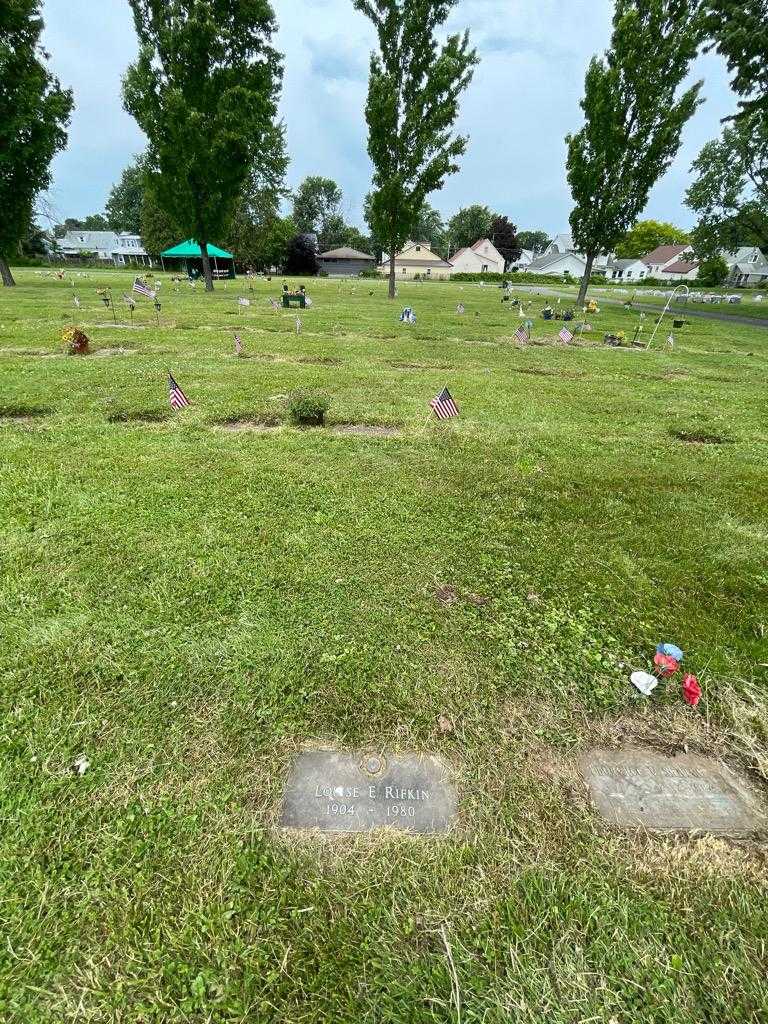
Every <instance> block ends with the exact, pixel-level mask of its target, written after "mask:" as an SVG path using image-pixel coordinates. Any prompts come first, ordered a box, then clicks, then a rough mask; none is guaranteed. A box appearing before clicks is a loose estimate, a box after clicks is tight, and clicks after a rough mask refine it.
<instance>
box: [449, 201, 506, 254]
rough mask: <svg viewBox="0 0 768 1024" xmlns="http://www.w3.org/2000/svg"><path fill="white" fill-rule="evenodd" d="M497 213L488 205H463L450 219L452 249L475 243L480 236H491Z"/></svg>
mask: <svg viewBox="0 0 768 1024" xmlns="http://www.w3.org/2000/svg"><path fill="white" fill-rule="evenodd" d="M494 216H495V214H494V212H493V210H491V209H490V208H489V207H487V206H481V205H480V204H479V203H475V204H474V205H473V206H465V207H462V209H461V210H459V211H458V212H457V213H454V215H453V216H452V217H451V219H450V220H449V221H448V238H449V240H450V243H451V249H452V250H453V251H454V252H455V251H456V249H463V248H465V247H466V246H468V245H473V244H474V243H475V242H476V241H477V240H478V239H479V238H489V237H490V234H491V222H492V221H493V218H494Z"/></svg>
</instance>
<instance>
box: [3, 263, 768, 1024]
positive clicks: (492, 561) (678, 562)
mask: <svg viewBox="0 0 768 1024" xmlns="http://www.w3.org/2000/svg"><path fill="white" fill-rule="evenodd" d="M16 276H17V280H18V282H19V284H18V287H17V288H15V289H4V290H0V406H2V409H0V416H1V417H2V419H0V441H1V444H2V448H1V452H2V456H1V460H2V461H1V463H0V465H1V467H2V475H1V477H0V559H1V566H0V568H1V570H2V576H1V577H0V612H1V615H0V668H1V672H0V679H1V683H0V686H1V695H2V701H1V704H0V717H1V720H2V728H1V729H0V737H1V743H2V746H1V748H0V752H1V754H2V756H1V757H0V801H1V802H0V813H1V814H2V828H0V920H1V922H2V943H1V944H0V1019H2V1020H3V1021H4V1022H23V1024H43V1022H45V1024H60V1022H70V1021H72V1022H75V1021H76V1022H78V1024H79V1022H89V1024H90V1022H94V1024H95V1022H98V1024H102V1022H120V1024H128V1022H130V1024H160V1022H162V1024H168V1022H173V1024H181V1022H184V1024H189V1022H193V1024H208V1022H217V1024H218V1022H227V1024H234V1022H238V1024H241V1022H242V1024H245V1022H249V1024H251V1022H259V1024H262V1022H273V1021H274V1022H277V1021H280V1022H286V1024H321V1022H323V1024H330V1022H333V1024H435V1022H441V1024H442V1022H453V1021H459V1020H460V1021H462V1022H466V1024H469V1022H475V1024H502V1022H505V1024H506V1022H509V1021H515V1022H521V1024H540V1022H543V1021H546V1022H547V1024H577V1022H578V1024H587V1022H598V1021H599V1022H605V1024H637V1022H648V1024H650V1022H653V1024H672V1022H690V1024H694V1022H697V1024H698V1022H701V1021H707V1022H710V1021H712V1022H737V1021H738V1022H754V1024H759V1022H764V1021H765V1020H766V1018H767V1015H768V988H767V982H766V978H767V976H768V885H767V884H766V882H767V881H768V861H767V860H766V847H765V843H764V840H765V836H763V837H762V838H761V837H760V836H756V837H753V839H751V840H743V841H731V840H728V839H726V838H719V839H716V838H713V837H711V836H710V837H706V836H695V835H694V836H690V837H680V836H660V835H641V834H627V833H621V832H616V831H613V830H611V829H610V828H606V827H605V826H604V825H603V824H602V823H601V822H600V820H599V819H598V817H597V816H596V815H595V813H594V812H593V811H592V810H591V808H590V806H589V803H588V801H587V799H586V794H585V791H584V788H583V785H582V783H581V781H580V779H579V777H578V774H577V772H576V770H575V767H574V763H575V759H576V758H577V756H578V755H579V753H580V752H582V751H584V750H586V749H588V748H589V747H592V746H618V745H623V744H638V745H649V746H652V747H654V748H656V749H661V750H663V751H666V752H669V753H672V752H675V751H678V750H681V749H683V748H685V747H687V748H688V749H689V750H690V751H698V752H704V753H711V754H713V755H715V756H718V757H722V758H724V759H725V760H727V761H728V762H729V763H730V764H731V765H732V766H734V767H735V768H736V769H737V770H739V771H740V772H742V773H743V774H744V775H745V776H747V777H750V778H751V779H752V781H753V783H754V784H755V785H756V786H763V787H764V786H765V783H766V779H767V778H768V700H767V698H766V663H768V643H767V642H766V631H767V629H768V605H767V601H766V585H767V584H768V570H767V568H766V565H767V560H766V545H767V542H768V517H767V516H766V511H767V508H766V506H767V505H768V500H767V497H766V483H767V474H766V459H767V456H768V407H767V405H766V400H767V399H768V332H765V331H763V330H760V329H758V328H751V327H742V326H736V325H729V324H720V323H715V322H708V321H696V322H694V323H692V324H691V325H690V326H689V327H687V328H685V329H684V330H683V331H681V332H676V347H675V349H674V352H672V353H670V352H669V351H663V350H662V347H661V346H659V347H658V348H656V349H652V350H651V351H649V352H646V351H640V350H613V349H609V348H606V347H604V346H603V345H602V334H603V332H604V331H607V330H624V331H626V332H627V333H628V334H630V335H631V334H632V333H633V330H634V326H635V323H636V320H635V317H636V316H637V314H636V313H629V312H626V311H624V310H623V309H620V308H616V307H610V308H606V309H605V310H604V311H603V312H601V313H600V314H599V315H597V316H595V317H590V318H589V319H590V323H591V325H592V327H593V330H592V331H591V332H586V333H584V335H583V336H582V337H581V338H580V339H577V343H576V344H574V345H571V346H569V347H567V348H566V347H564V346H562V345H559V344H556V343H555V340H556V334H557V331H558V329H559V327H560V324H545V323H544V322H543V321H541V319H540V318H539V317H538V311H539V310H540V308H541V306H542V305H543V301H542V300H541V299H539V298H537V297H535V296H530V295H525V301H526V302H531V303H532V305H531V307H530V309H531V316H532V319H533V320H534V321H535V329H534V334H533V342H532V344H530V345H528V346H527V347H525V348H521V347H519V346H518V345H517V344H516V343H515V341H514V338H513V332H514V330H515V328H516V327H517V325H518V323H519V317H518V315H517V313H516V312H515V311H514V310H512V309H510V308H509V307H508V305H507V304H502V303H501V301H500V295H501V293H500V291H499V290H498V289H496V288H491V287H485V288H480V287H477V286H473V285H470V284H466V285H463V286H460V285H458V284H438V283H430V284H424V285H418V284H410V285H401V286H400V294H399V297H398V299H397V301H396V302H394V303H392V302H388V300H387V298H386V292H385V284H384V283H383V282H368V281H358V282H349V281H345V282H342V283H341V284H339V283H338V282H335V281H327V280H317V281H307V282H305V283H306V284H307V285H308V288H309V292H310V294H311V296H312V298H313V300H314V306H313V308H312V309H310V310H306V311H305V312H302V313H301V314H300V315H301V318H302V321H303V329H302V332H301V334H300V335H297V334H296V327H295V318H296V313H295V311H291V312H290V313H288V312H285V311H282V310H281V311H280V312H274V311H273V310H272V309H271V308H270V306H269V304H268V298H269V297H270V296H273V297H277V296H278V294H279V292H280V289H281V286H282V280H281V279H277V278H276V279H275V280H273V281H272V282H271V283H268V282H266V281H263V280H261V281H259V282H258V283H257V284H256V285H255V290H254V291H253V292H249V291H248V285H247V283H246V282H245V281H238V282H231V283H230V284H229V286H228V287H227V288H226V289H225V288H224V287H223V286H221V285H218V286H217V288H216V292H215V294H213V295H206V294H204V293H203V292H202V290H201V289H200V288H199V287H198V288H197V289H196V290H195V291H194V292H193V291H192V290H191V289H190V288H189V287H188V286H187V285H184V286H182V288H181V289H180V291H179V292H178V293H176V292H174V290H173V285H172V283H171V281H170V278H169V277H168V276H164V279H163V280H164V283H163V286H162V290H161V298H162V306H163V308H162V312H161V322H160V326H159V327H158V326H157V325H156V323H155V319H154V313H153V311H152V308H151V304H150V303H148V302H147V300H142V299H139V300H138V301H139V306H138V309H137V312H136V314H135V317H134V321H135V322H134V324H133V325H132V326H131V325H130V324H129V323H128V315H127V308H125V307H122V308H120V307H119V310H118V311H119V313H120V319H121V320H122V322H123V323H122V326H119V327H116V326H115V325H114V323H113V322H112V313H111V311H109V310H107V309H105V308H104V307H103V305H102V304H101V303H100V301H99V299H98V296H97V295H96V294H95V289H96V288H97V287H105V286H111V288H112V290H113V294H114V295H115V297H116V298H117V299H118V304H119V300H120V295H121V293H122V292H123V291H124V290H127V289H128V288H129V287H130V284H131V281H132V275H129V274H127V273H118V272H114V273H110V272H103V273H93V272H92V274H91V276H90V277H89V278H88V279H85V278H80V277H75V279H74V280H75V291H76V293H77V294H78V295H79V296H80V299H81V308H80V309H79V310H75V309H74V307H73V304H72V287H71V283H70V277H69V275H68V277H67V279H66V280H65V281H59V280H56V279H53V278H48V277H43V276H41V275H39V274H36V273H35V272H34V271H32V270H19V271H16ZM289 283H294V282H289ZM238 295H246V296H249V297H250V298H251V299H252V301H253V304H252V305H251V307H249V308H248V309H246V310H243V311H238V306H237V303H236V299H237V296H238ZM459 301H461V302H463V303H464V304H465V306H466V313H465V314H464V316H459V315H457V313H456V304H457V303H458V302H459ZM406 304H410V305H412V306H413V307H414V309H415V311H416V314H417V317H418V323H417V325H416V326H415V327H404V326H401V325H400V324H399V323H398V315H399V313H400V310H401V309H402V307H403V306H404V305H406ZM73 314H75V316H76V319H77V321H78V323H79V324H80V326H81V327H82V328H83V329H84V330H85V331H86V332H87V333H88V335H89V336H90V337H91V339H92V341H93V344H94V348H95V349H96V351H95V352H94V354H92V355H89V356H87V357H69V356H65V355H63V354H61V353H62V345H61V341H60V339H61V334H62V331H63V329H64V328H65V327H66V326H67V325H68V324H71V322H72V316H73ZM476 314H477V315H476ZM649 322H650V319H646V321H645V324H646V326H647V325H648V324H649ZM235 330H239V332H240V334H241V337H242V339H243V343H244V346H245V352H246V354H247V358H242V359H238V358H236V357H235V355H234V348H233V334H234V331H235ZM666 333H668V331H667V330H665V329H662V331H661V332H660V338H661V339H663V338H664V337H665V336H666ZM646 336H647V335H646ZM120 349H123V351H122V352H121V351H120ZM169 370H171V371H172V372H173V373H174V375H175V377H176V379H177V380H178V382H179V383H180V385H181V386H182V387H183V388H184V390H185V391H186V393H187V395H188V397H189V399H190V401H191V403H192V405H191V407H190V408H189V409H186V410H184V411H182V412H180V413H171V411H170V409H169V407H168V395H167V383H166V380H167V373H168V371H169ZM446 384H447V385H448V387H449V388H450V390H451V392H452V394H453V395H454V397H455V399H456V402H457V404H458V405H459V408H460V411H461V416H460V418H459V420H458V421H453V422H451V423H446V424H439V423H437V422H436V421H434V419H433V420H431V421H430V420H428V419H427V416H428V413H429V409H428V402H429V400H430V399H431V398H432V397H433V396H434V395H435V394H436V393H437V392H438V391H439V390H440V389H441V388H442V387H443V386H444V385H446ZM297 387H318V388H322V389H324V390H325V391H326V392H327V393H328V394H329V395H330V396H331V397H332V400H333V404H332V406H331V409H330V413H329V416H328V425H327V426H326V427H325V428H322V429H308V430H299V429H296V428H293V427H290V426H288V425H283V426H281V427H280V429H277V430H271V431H266V430H263V431H260V430H250V431H245V430H244V431H240V430H233V429H227V428H226V427H225V426H223V424H227V423H229V424H230V426H231V422H232V421H233V420H251V421H258V422H262V423H272V424H279V423H282V422H283V421H284V419H285V414H284V410H283V400H282V398H281V396H283V395H285V394H286V393H288V392H289V391H291V390H292V389H293V388H297ZM355 423H356V424H368V425H386V426H390V427H394V428H398V433H397V434H395V435H390V436H366V435H355V434H353V435H345V434H341V433H337V432H336V428H337V427H338V426H339V425H340V424H355ZM662 640H667V641H671V642H674V643H677V644H679V645H680V646H681V647H682V648H683V649H684V650H685V652H686V660H685V667H686V668H687V669H688V670H690V671H693V672H695V673H696V674H697V675H698V677H699V680H700V682H701V684H702V687H703V689H704V697H703V699H702V701H701V703H700V704H699V706H698V708H696V709H695V710H693V709H690V708H688V707H687V705H686V704H685V703H684V702H683V700H682V696H681V691H680V681H679V676H678V677H677V681H676V682H673V683H670V684H669V685H665V684H662V685H660V686H659V687H658V688H657V690H656V691H655V692H654V694H653V695H652V697H651V698H650V699H648V698H645V697H642V696H641V695H640V694H639V693H638V692H637V691H636V690H635V689H634V688H633V687H632V686H631V685H630V683H629V679H628V676H629V672H630V670H631V669H633V668H645V667H647V666H648V664H649V661H650V658H651V657H652V655H653V650H654V647H655V645H656V643H657V642H659V641H662ZM439 715H444V716H448V717H449V718H450V719H451V720H452V722H453V724H454V726H455V729H454V731H453V732H448V733H445V732H443V731H441V729H440V727H439V725H438V721H437V719H438V716H439ZM317 745H328V746H335V747H338V748H340V749H345V750H355V749H359V748H363V747H365V748H371V749H378V750H382V749H383V750H387V751H410V750H424V751H433V752H435V753H437V754H438V755H439V756H440V757H441V758H442V759H443V760H444V761H445V763H446V764H447V765H448V766H449V767H450V770H451V772H452V773H453V775H454V777H455V780H456V785H457V787H458V791H459V807H460V810H459V818H458V822H457V825H456V827H455V829H454V830H453V831H452V832H451V833H450V834H449V835H448V836H447V837H446V838H442V839H440V838H435V837H432V838H416V837H409V836H407V835H403V834H397V835H390V834H385V833H381V832H379V833H373V834H368V835H360V836H352V837H346V838H336V839H328V838H325V839H319V838H313V837H311V836H302V835H296V834H283V833H281V832H280V831H279V830H278V829H277V828H276V816H277V812H278V809H279V803H280V796H281V791H282V788H283V785H284V782H285V779H286V776H287V772H288V770H289V767H290V764H291V759H292V757H293V756H294V754H295V753H296V751H298V750H300V749H302V748H304V747H307V746H310V747H311V746H317ZM80 755H84V756H85V757H86V758H87V759H88V761H89V762H90V767H89V768H88V770H87V771H86V772H85V774H83V775H82V776H81V775H78V774H76V773H75V772H74V771H73V769H72V766H73V764H74V762H75V759H76V758H78V757H79V756H80ZM449 952H450V956H449Z"/></svg>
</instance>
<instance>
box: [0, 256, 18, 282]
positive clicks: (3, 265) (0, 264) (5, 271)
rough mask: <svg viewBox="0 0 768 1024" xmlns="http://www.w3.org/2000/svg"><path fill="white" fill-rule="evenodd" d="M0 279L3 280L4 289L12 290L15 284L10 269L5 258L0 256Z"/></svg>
mask: <svg viewBox="0 0 768 1024" xmlns="http://www.w3.org/2000/svg"><path fill="white" fill-rule="evenodd" d="M0 277H1V278H2V279H3V285H4V287H6V288H14V287H15V285H16V282H15V281H14V280H13V274H12V273H11V268H10V267H9V266H8V264H7V262H6V260H5V256H0Z"/></svg>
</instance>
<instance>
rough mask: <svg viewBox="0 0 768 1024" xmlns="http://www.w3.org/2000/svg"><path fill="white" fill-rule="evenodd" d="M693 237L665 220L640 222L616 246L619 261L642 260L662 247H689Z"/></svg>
mask: <svg viewBox="0 0 768 1024" xmlns="http://www.w3.org/2000/svg"><path fill="white" fill-rule="evenodd" d="M690 240H691V236H690V235H689V234H688V233H687V232H685V231H683V229H682V228H678V227H675V225H674V224H669V223H668V222H667V221H663V220H638V221H636V222H635V223H634V224H633V225H632V227H631V228H630V229H629V231H628V232H627V233H626V235H624V237H623V238H622V240H621V241H620V242H619V243H618V245H617V246H616V255H617V256H618V257H619V259H622V260H628V259H640V257H641V256H645V255H646V253H649V252H652V251H653V250H654V249H656V248H658V246H660V245H687V244H688V242H690Z"/></svg>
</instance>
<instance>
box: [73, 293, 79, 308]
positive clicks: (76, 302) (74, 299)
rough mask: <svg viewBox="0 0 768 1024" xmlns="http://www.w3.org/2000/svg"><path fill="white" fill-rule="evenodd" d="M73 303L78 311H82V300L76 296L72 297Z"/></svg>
mask: <svg viewBox="0 0 768 1024" xmlns="http://www.w3.org/2000/svg"><path fill="white" fill-rule="evenodd" d="M72 302H73V304H74V305H75V307H76V308H77V309H80V299H78V297H77V296H76V295H73V296H72Z"/></svg>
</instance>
